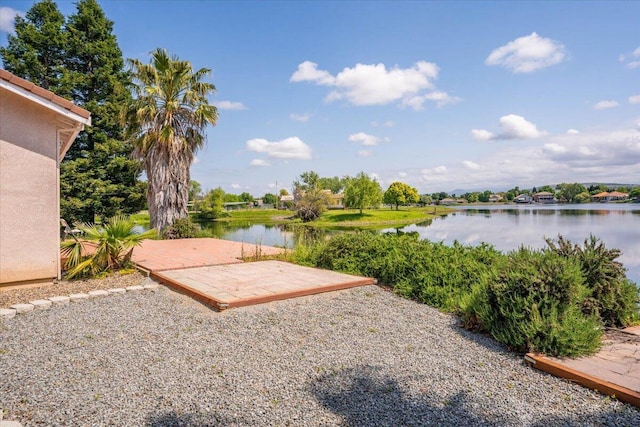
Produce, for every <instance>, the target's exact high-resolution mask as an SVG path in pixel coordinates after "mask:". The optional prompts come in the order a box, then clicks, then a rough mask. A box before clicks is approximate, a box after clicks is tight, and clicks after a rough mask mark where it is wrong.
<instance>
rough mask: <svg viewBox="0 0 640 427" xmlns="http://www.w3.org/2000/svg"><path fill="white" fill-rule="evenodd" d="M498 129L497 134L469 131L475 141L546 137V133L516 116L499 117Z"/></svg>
mask: <svg viewBox="0 0 640 427" xmlns="http://www.w3.org/2000/svg"><path fill="white" fill-rule="evenodd" d="M500 128H501V129H502V130H501V132H500V133H498V134H494V133H492V132H489V131H488V130H484V129H473V130H471V135H472V136H473V138H474V139H475V140H477V141H496V140H504V139H535V138H540V137H543V136H545V135H547V132H545V131H540V130H538V128H537V127H536V125H535V124H533V123H531V122H529V121H527V120H526V119H525V118H524V117H522V116H518V115H516V114H509V115H506V116H502V117H500Z"/></svg>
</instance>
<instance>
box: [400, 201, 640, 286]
mask: <svg viewBox="0 0 640 427" xmlns="http://www.w3.org/2000/svg"><path fill="white" fill-rule="evenodd" d="M639 214H640V205H637V204H625V205H614V204H607V205H605V206H603V205H601V204H589V205H581V206H579V207H577V208H576V206H575V205H572V206H560V205H559V206H553V207H550V206H543V207H537V206H526V207H519V206H516V207H511V206H510V207H504V206H503V207H498V206H496V207H493V206H492V207H484V206H483V207H482V208H477V207H468V208H463V209H457V210H456V212H455V213H452V214H450V215H449V216H448V217H446V219H444V220H443V219H437V220H435V221H434V222H433V223H432V224H431V226H429V227H427V228H424V227H417V226H414V225H411V226H407V227H404V228H402V230H403V231H407V232H409V231H415V232H417V233H418V234H419V235H420V237H421V238H423V239H429V240H431V241H442V242H444V243H446V244H451V243H453V242H454V241H456V240H457V241H458V242H461V243H464V244H468V245H477V244H480V243H482V242H486V243H490V244H492V245H493V246H494V247H495V248H496V249H498V250H501V251H509V250H512V249H517V248H518V247H520V246H527V247H530V248H543V247H545V246H546V243H545V241H544V239H545V238H546V237H550V238H556V237H557V236H558V234H560V235H562V236H564V237H565V238H567V239H569V240H571V241H572V242H574V243H582V242H583V241H584V240H585V239H586V238H588V237H589V235H590V234H593V235H594V236H596V237H599V238H600V239H601V240H602V241H604V242H605V244H606V245H607V247H608V248H618V249H620V250H621V251H622V256H621V257H620V261H621V262H622V263H623V264H624V265H625V267H626V268H627V269H628V271H627V275H628V277H629V278H630V279H631V280H633V281H635V282H636V283H639V284H640V215H639Z"/></svg>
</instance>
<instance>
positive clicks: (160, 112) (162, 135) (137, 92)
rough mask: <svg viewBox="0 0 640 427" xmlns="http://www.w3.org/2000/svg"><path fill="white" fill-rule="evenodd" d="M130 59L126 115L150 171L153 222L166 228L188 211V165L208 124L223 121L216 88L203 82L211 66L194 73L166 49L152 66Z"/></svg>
mask: <svg viewBox="0 0 640 427" xmlns="http://www.w3.org/2000/svg"><path fill="white" fill-rule="evenodd" d="M128 62H129V65H130V67H131V71H132V74H133V85H132V92H133V95H134V100H133V101H132V103H131V104H130V105H128V106H127V107H126V108H125V109H124V111H123V119H124V121H125V126H126V127H127V129H128V130H129V134H130V135H131V136H132V138H133V142H134V147H135V149H134V153H133V154H134V156H136V157H137V158H138V159H140V160H141V161H142V162H143V165H144V170H145V172H146V175H147V181H148V182H147V184H148V185H147V204H148V207H149V216H150V222H151V224H150V225H151V227H152V228H155V229H157V230H160V231H161V230H163V229H164V228H166V227H167V226H169V225H171V224H173V222H174V221H175V220H176V219H179V218H184V217H186V216H187V215H188V212H187V203H188V201H189V181H190V173H189V168H190V167H191V163H192V162H193V159H194V156H195V153H196V152H197V150H198V149H200V148H202V147H203V146H204V143H205V135H204V130H205V128H206V126H207V124H211V125H213V126H215V124H216V121H217V120H218V111H217V109H216V107H215V106H213V105H210V104H209V102H208V101H207V96H208V95H210V94H213V92H215V90H216V88H215V86H214V85H213V84H211V83H207V82H203V81H202V79H203V78H204V77H205V76H207V75H209V74H210V72H211V70H210V69H208V68H201V69H199V70H197V71H194V70H193V67H192V66H191V63H190V62H189V61H180V60H179V59H178V58H177V57H175V56H173V57H170V56H169V54H168V53H167V51H166V50H165V49H156V50H155V51H153V52H152V53H151V62H150V63H149V64H143V63H142V62H140V61H139V60H137V59H130V60H129V61H128Z"/></svg>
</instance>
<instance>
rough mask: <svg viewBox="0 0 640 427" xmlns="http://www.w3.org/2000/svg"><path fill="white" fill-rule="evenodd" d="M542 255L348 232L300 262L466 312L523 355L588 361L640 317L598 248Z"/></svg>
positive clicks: (303, 250)
mask: <svg viewBox="0 0 640 427" xmlns="http://www.w3.org/2000/svg"><path fill="white" fill-rule="evenodd" d="M548 243H549V246H550V247H549V248H548V249H545V250H541V251H534V250H531V249H526V248H521V249H519V250H517V251H514V252H510V253H508V254H506V255H505V254H502V253H500V252H498V251H496V250H495V249H494V248H493V247H492V246H490V245H486V244H482V245H480V246H476V247H470V246H465V245H462V244H459V243H457V242H456V243H454V244H453V246H445V245H444V244H442V243H432V242H429V241H421V240H419V236H418V235H416V234H411V233H409V234H397V235H396V234H393V235H392V234H386V235H382V234H377V233H373V232H357V233H354V234H350V233H343V234H339V235H337V236H334V237H333V238H331V239H330V240H329V241H326V242H321V243H317V244H315V245H312V246H304V247H298V248H297V249H296V251H295V253H294V255H293V259H294V260H295V261H296V262H298V263H303V264H306V265H312V266H317V267H321V268H327V269H332V270H338V271H342V272H345V273H351V274H359V275H364V276H369V277H374V278H376V279H377V280H378V282H379V283H381V284H384V285H389V286H392V287H393V289H394V291H395V292H396V293H398V294H400V295H402V296H405V297H407V298H412V299H415V300H418V301H420V302H423V303H426V304H429V305H432V306H434V307H437V308H439V309H441V310H444V311H447V312H456V313H459V314H461V316H462V320H463V324H464V325H465V326H466V327H468V328H470V329H478V330H484V331H488V332H489V333H490V334H491V335H492V336H493V337H494V338H495V339H497V340H498V341H500V342H502V343H504V344H506V345H507V346H509V347H511V348H513V349H515V350H518V351H538V352H543V353H547V354H550V355H555V356H558V355H559V356H579V355H584V354H590V353H593V352H595V351H596V350H597V349H598V348H599V346H600V338H601V336H602V326H603V325H620V324H622V325H624V324H628V323H630V322H635V321H637V319H638V307H637V305H636V303H637V301H638V292H639V291H638V289H637V288H636V286H635V284H633V283H632V282H631V281H629V280H628V279H626V276H625V273H624V268H623V267H622V265H621V264H620V263H618V262H617V261H615V260H616V258H617V257H618V256H619V255H620V252H619V251H617V250H606V249H605V248H604V245H602V244H601V243H598V240H597V239H595V238H593V237H592V238H591V239H590V240H588V241H585V245H584V248H581V247H579V246H574V245H572V244H571V243H570V242H567V241H565V240H564V239H562V237H559V241H558V244H557V245H555V244H554V243H553V242H548Z"/></svg>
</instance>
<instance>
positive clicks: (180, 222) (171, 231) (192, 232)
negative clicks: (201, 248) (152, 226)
mask: <svg viewBox="0 0 640 427" xmlns="http://www.w3.org/2000/svg"><path fill="white" fill-rule="evenodd" d="M199 231H200V227H198V226H197V225H196V224H194V223H193V222H192V221H191V218H189V217H188V216H187V217H185V218H180V219H177V220H175V221H174V222H173V224H171V225H170V226H168V227H166V228H165V229H164V230H162V238H163V239H167V240H171V239H192V238H194V237H197V236H198V233H199Z"/></svg>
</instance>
